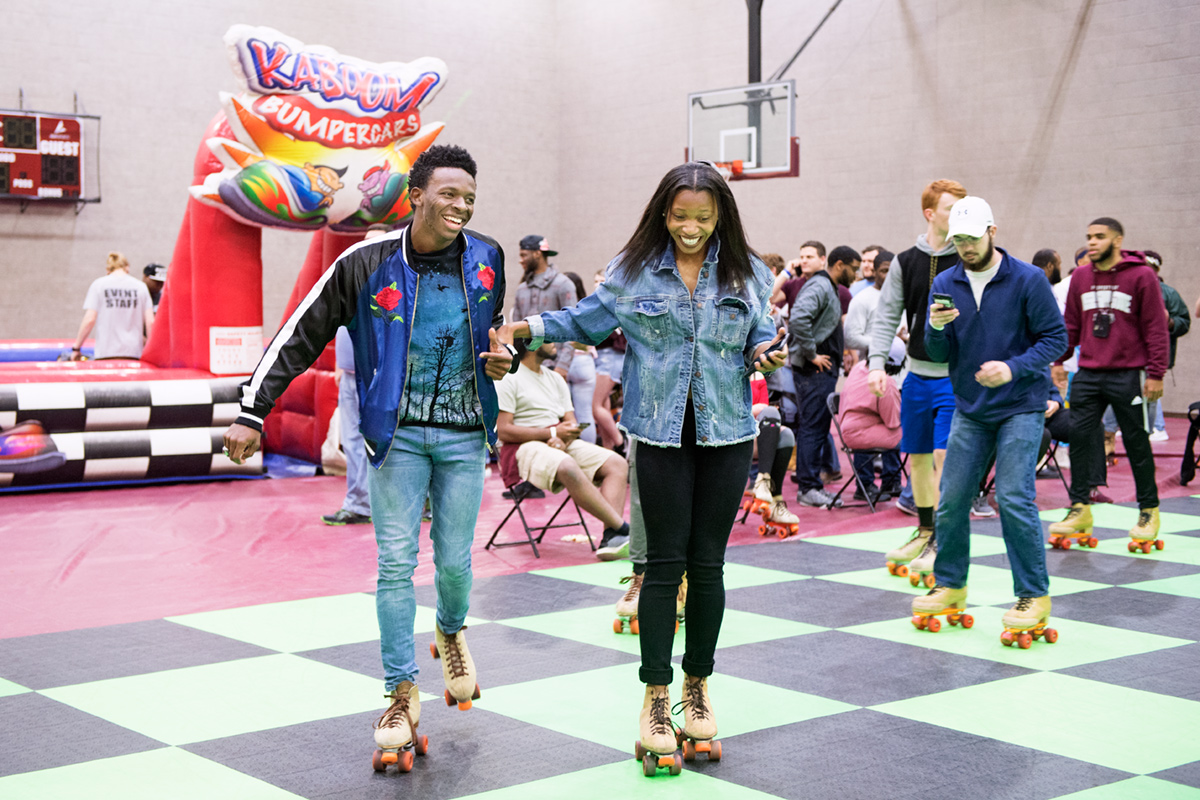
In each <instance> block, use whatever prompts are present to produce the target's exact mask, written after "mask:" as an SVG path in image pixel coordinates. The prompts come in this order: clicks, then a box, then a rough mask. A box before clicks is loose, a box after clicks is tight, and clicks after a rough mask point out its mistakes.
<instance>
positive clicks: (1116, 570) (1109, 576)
mask: <svg viewBox="0 0 1200 800" xmlns="http://www.w3.org/2000/svg"><path fill="white" fill-rule="evenodd" d="M1097 538H1100V537H1099V536H1098V537H1097ZM1127 541H1129V537H1128V536H1121V537H1120V539H1119V540H1118V541H1112V542H1108V543H1103V542H1102V543H1101V545H1100V546H1099V547H1098V548H1096V549H1095V550H1093V549H1091V548H1081V547H1072V548H1071V549H1070V550H1053V549H1050V548H1047V549H1046V570H1047V571H1048V572H1049V573H1050V578H1051V580H1053V579H1054V578H1056V577H1057V578H1074V579H1076V580H1081V581H1094V582H1095V583H1105V584H1110V585H1114V586H1120V585H1122V584H1127V583H1138V582H1139V581H1151V580H1155V579H1157V578H1174V577H1176V576H1179V575H1196V574H1198V573H1200V567H1194V566H1192V565H1190V564H1178V563H1175V562H1171V561H1162V560H1160V559H1156V558H1152V557H1151V558H1129V557H1128V556H1118V555H1113V554H1112V549H1114V548H1116V547H1120V548H1124V547H1125V542H1127ZM972 562H973V563H977V564H987V565H988V566H991V567H1000V568H1001V569H1009V568H1010V564H1009V560H1008V556H1007V555H1005V554H1004V553H999V554H997V555H994V556H983V557H981V558H975V559H972ZM1050 589H1051V592H1053V591H1054V587H1053V586H1051V587H1050Z"/></svg>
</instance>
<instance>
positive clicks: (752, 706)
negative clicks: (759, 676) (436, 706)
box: [475, 655, 857, 774]
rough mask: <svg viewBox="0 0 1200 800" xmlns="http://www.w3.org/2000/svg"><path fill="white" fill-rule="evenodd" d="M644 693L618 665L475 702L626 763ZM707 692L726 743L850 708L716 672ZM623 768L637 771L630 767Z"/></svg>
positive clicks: (678, 673) (675, 694)
mask: <svg viewBox="0 0 1200 800" xmlns="http://www.w3.org/2000/svg"><path fill="white" fill-rule="evenodd" d="M717 667H718V669H719V668H720V655H718V656H717ZM682 683H683V671H682V670H681V669H680V668H679V667H678V665H676V668H675V685H674V686H672V687H671V697H672V698H673V699H674V700H676V701H677V700H678V699H679V697H680V687H681V686H682ZM644 691H645V687H644V686H643V684H642V683H641V682H640V681H639V680H638V665H637V664H622V665H620V666H616V667H605V668H603V669H597V670H591V671H589V672H577V673H574V674H572V675H562V676H558V677H554V678H546V679H544V680H538V681H530V682H528V683H519V684H512V685H509V686H500V687H497V688H494V689H489V690H488V691H487V692H486V693H485V694H484V695H483V696H482V697H481V698H480V699H479V700H477V701H475V703H476V705H478V706H479V707H480V708H485V709H487V710H488V711H494V712H496V713H498V714H504V715H505V716H508V717H513V718H515V719H519V720H522V721H524V722H528V723H531V724H533V725H539V726H541V727H543V728H550V729H551V730H555V731H558V732H559V733H564V734H567V735H568V736H575V737H577V738H580V739H586V740H588V741H592V742H597V743H598V744H603V745H607V746H608V747H612V748H614V749H616V750H620V751H622V752H628V753H629V755H630V761H631V762H632V761H633V744H634V741H635V740H636V739H637V737H638V715H639V714H640V713H641V708H642V700H643V696H644ZM709 694H710V695H711V696H712V703H713V713H714V715H715V717H716V719H717V726H718V728H719V730H720V737H725V738H728V737H732V736H737V735H739V734H743V733H749V732H750V731H756V730H762V729H764V728H771V727H774V726H776V725H789V724H791V723H793V722H802V721H804V720H807V719H813V718H815V717H823V716H827V715H829V714H840V713H841V712H843V711H851V710H853V709H855V708H857V706H852V705H850V704H848V703H842V702H839V701H837V700H829V699H827V698H824V697H819V696H817V695H811V694H804V693H802V692H793V691H789V690H787V689H780V688H778V687H774V686H767V685H766V684H761V683H755V682H754V681H747V680H743V679H741V678H733V677H730V676H727V675H721V674H720V673H718V674H716V675H714V676H712V677H711V678H709ZM679 719H680V720H681V719H682V717H680V718H679ZM720 737H718V738H720ZM629 767H630V768H631V769H633V770H634V772H635V774H636V773H637V768H636V765H634V764H632V763H631V764H630V765H629Z"/></svg>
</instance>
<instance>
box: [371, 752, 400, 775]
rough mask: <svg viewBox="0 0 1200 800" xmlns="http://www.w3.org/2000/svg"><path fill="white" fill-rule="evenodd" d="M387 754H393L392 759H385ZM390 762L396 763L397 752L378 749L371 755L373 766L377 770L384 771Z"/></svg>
mask: <svg viewBox="0 0 1200 800" xmlns="http://www.w3.org/2000/svg"><path fill="white" fill-rule="evenodd" d="M386 756H391V761H384V760H383V759H384V757H386ZM389 763H391V764H394V763H396V754H395V753H385V752H383V751H382V750H376V751H375V754H374V755H373V756H371V768H372V769H374V770H375V771H376V772H383V771H384V770H386V769H387V765H388V764H389Z"/></svg>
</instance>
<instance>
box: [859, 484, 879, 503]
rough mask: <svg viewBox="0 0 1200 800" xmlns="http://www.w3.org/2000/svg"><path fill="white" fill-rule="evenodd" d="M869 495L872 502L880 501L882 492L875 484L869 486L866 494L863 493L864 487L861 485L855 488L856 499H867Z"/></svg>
mask: <svg viewBox="0 0 1200 800" xmlns="http://www.w3.org/2000/svg"><path fill="white" fill-rule="evenodd" d="M868 496H869V497H870V498H871V502H872V503H878V502H879V496H880V492H879V490H878V489H876V488H875V487H874V486H868V487H867V493H866V494H863V490H862V487H859V488H857V489H855V490H854V499H855V500H866V499H867V497H868Z"/></svg>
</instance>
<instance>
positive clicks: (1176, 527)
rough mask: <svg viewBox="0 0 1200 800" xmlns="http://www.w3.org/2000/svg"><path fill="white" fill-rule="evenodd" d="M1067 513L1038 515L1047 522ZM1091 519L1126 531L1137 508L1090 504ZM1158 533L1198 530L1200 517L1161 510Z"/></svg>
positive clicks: (1100, 525) (1062, 510)
mask: <svg viewBox="0 0 1200 800" xmlns="http://www.w3.org/2000/svg"><path fill="white" fill-rule="evenodd" d="M1066 515H1067V509H1065V508H1055V509H1050V510H1047V511H1043V512H1041V513H1040V514H1039V515H1038V516H1040V517H1041V518H1042V519H1043V520H1045V521H1047V522H1058V521H1059V520H1060V519H1062V518H1063V517H1065V516H1066ZM1092 519H1093V520H1095V525H1096V527H1097V528H1113V529H1115V530H1121V531H1127V530H1129V529H1130V528H1132V527H1133V526H1134V525H1136V524H1137V521H1138V510H1137V509H1136V508H1128V507H1126V506H1115V505H1112V504H1111V503H1096V504H1094V505H1093V506H1092ZM1159 524H1160V525H1161V528H1160V530H1159V532H1160V533H1179V532H1181V531H1195V530H1200V517H1197V516H1192V515H1191V514H1179V513H1176V512H1173V511H1163V512H1161V513H1160V514H1159Z"/></svg>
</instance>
